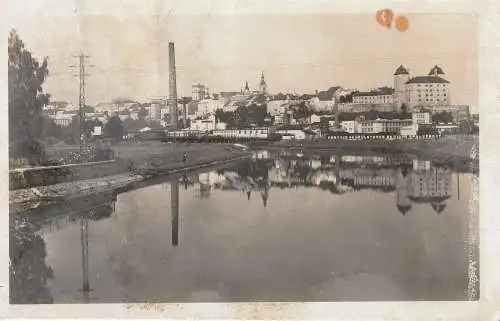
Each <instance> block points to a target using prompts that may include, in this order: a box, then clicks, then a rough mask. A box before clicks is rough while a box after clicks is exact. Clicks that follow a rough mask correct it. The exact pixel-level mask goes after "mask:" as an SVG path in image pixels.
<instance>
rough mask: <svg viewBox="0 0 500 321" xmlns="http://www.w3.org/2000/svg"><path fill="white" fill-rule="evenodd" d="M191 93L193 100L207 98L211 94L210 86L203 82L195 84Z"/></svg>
mask: <svg viewBox="0 0 500 321" xmlns="http://www.w3.org/2000/svg"><path fill="white" fill-rule="evenodd" d="M191 95H192V98H193V100H202V99H206V98H207V97H208V96H209V92H208V87H207V86H205V85H202V84H194V85H193V86H192V93H191Z"/></svg>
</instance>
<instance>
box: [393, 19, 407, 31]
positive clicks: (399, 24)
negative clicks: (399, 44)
mask: <svg viewBox="0 0 500 321" xmlns="http://www.w3.org/2000/svg"><path fill="white" fill-rule="evenodd" d="M394 24H395V25H396V29H397V30H398V31H401V32H403V31H406V29H408V26H409V22H408V19H407V18H406V17H403V16H399V17H397V18H396V21H395V22H394Z"/></svg>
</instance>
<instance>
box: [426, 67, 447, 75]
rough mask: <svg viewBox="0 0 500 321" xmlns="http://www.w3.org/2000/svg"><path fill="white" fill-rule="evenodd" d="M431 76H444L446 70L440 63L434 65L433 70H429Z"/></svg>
mask: <svg viewBox="0 0 500 321" xmlns="http://www.w3.org/2000/svg"><path fill="white" fill-rule="evenodd" d="M429 76H439V77H441V76H444V71H443V69H442V68H441V67H439V66H438V65H434V67H432V68H431V71H429Z"/></svg>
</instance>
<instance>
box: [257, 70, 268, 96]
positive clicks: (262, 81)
mask: <svg viewBox="0 0 500 321" xmlns="http://www.w3.org/2000/svg"><path fill="white" fill-rule="evenodd" d="M259 89H260V92H261V93H262V94H266V93H267V84H266V80H265V79H264V72H262V74H261V75H260V85H259Z"/></svg>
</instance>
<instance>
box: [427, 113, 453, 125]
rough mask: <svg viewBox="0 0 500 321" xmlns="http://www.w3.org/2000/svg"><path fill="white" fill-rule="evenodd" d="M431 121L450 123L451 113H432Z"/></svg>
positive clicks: (451, 120) (451, 119)
mask: <svg viewBox="0 0 500 321" xmlns="http://www.w3.org/2000/svg"><path fill="white" fill-rule="evenodd" d="M432 122H433V123H451V122H453V115H452V114H451V112H446V111H442V112H439V113H436V114H434V115H432Z"/></svg>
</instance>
